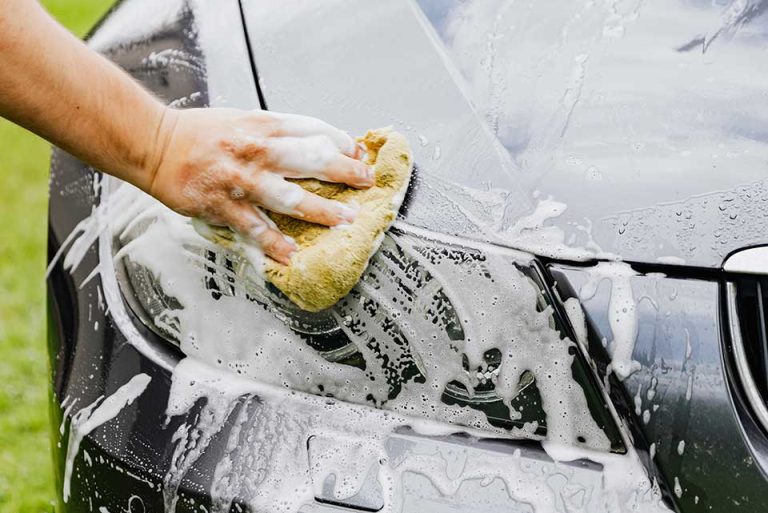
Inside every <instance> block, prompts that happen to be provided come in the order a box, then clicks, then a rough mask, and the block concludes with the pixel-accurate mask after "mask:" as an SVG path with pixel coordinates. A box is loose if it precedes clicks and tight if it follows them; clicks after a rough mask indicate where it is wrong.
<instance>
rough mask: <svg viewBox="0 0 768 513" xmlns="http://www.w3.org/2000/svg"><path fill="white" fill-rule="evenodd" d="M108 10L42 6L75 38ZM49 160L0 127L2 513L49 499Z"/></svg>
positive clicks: (45, 506) (81, 3) (27, 138)
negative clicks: (47, 337)
mask: <svg viewBox="0 0 768 513" xmlns="http://www.w3.org/2000/svg"><path fill="white" fill-rule="evenodd" d="M110 3H111V2H108V1H105V0H43V4H45V5H46V7H47V8H48V9H49V10H50V11H51V13H52V14H53V15H54V16H55V17H56V18H57V19H59V20H60V21H61V22H62V23H63V24H64V25H66V26H67V27H68V28H69V29H70V30H72V31H73V32H74V33H76V34H78V35H81V36H82V35H83V34H85V33H86V32H87V31H88V29H89V28H90V27H91V26H92V25H93V23H95V21H96V20H97V19H98V18H99V16H100V15H101V14H102V13H104V12H105V11H106V10H107V8H108V7H109V5H110ZM0 80H2V78H0ZM49 154H50V147H49V146H48V144H46V143H45V141H43V140H41V139H40V138H38V137H35V136H34V135H32V134H30V133H28V132H25V131H24V130H22V129H21V128H18V127H16V126H14V125H12V124H11V123H9V122H7V121H4V120H2V119H0V192H1V193H2V198H1V199H0V513H38V512H50V511H52V510H53V506H52V503H53V499H54V496H55V495H54V494H55V492H54V489H53V471H52V464H51V450H50V440H49V435H48V431H49V429H48V426H49V422H48V410H47V408H48V367H47V358H46V355H45V347H46V343H45V283H44V273H45V244H46V214H47V193H48V161H49Z"/></svg>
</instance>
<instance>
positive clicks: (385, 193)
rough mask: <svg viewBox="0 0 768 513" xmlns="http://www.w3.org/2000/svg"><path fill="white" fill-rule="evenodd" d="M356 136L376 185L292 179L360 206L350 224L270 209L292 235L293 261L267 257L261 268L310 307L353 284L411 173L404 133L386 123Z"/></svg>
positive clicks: (331, 300) (321, 305)
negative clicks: (328, 223)
mask: <svg viewBox="0 0 768 513" xmlns="http://www.w3.org/2000/svg"><path fill="white" fill-rule="evenodd" d="M358 141H359V142H361V143H362V144H363V145H365V147H366V149H367V151H368V164H370V165H372V166H373V169H374V171H375V173H376V185H375V186H374V187H371V188H369V189H361V190H357V189H352V188H349V187H347V186H345V185H340V184H332V183H327V182H321V181H318V180H312V179H309V180H296V182H297V183H299V184H300V185H301V186H302V187H304V188H305V189H306V190H308V191H310V192H313V193H315V194H318V195H320V196H323V197H325V198H330V199H334V200H338V201H342V202H345V203H352V202H356V203H357V204H358V205H359V206H360V212H359V213H358V215H357V218H356V219H355V221H354V223H352V224H350V225H344V226H338V227H334V228H328V227H325V226H321V225H317V224H312V223H308V222H306V221H302V220H299V219H294V218H291V217H288V216H285V215H281V214H275V213H269V216H270V217H271V218H272V219H273V220H274V221H275V223H276V224H277V226H278V227H279V228H280V230H281V231H282V232H283V233H285V234H286V235H289V236H291V237H293V238H294V239H295V240H296V243H297V244H298V246H299V250H298V251H297V252H296V253H295V254H294V255H293V258H292V260H291V265H283V264H280V263H278V262H275V261H274V260H272V259H266V260H265V263H264V273H265V277H266V279H267V280H268V281H270V282H272V283H273V284H274V285H275V286H276V287H277V288H278V289H280V290H281V291H282V292H283V293H284V294H285V295H286V296H288V297H289V298H290V299H291V301H293V302H294V303H296V304H297V305H298V306H299V307H301V308H302V309H304V310H307V311H310V312H317V311H320V310H324V309H326V308H329V307H331V306H333V305H334V304H336V303H337V302H338V301H339V300H340V299H341V298H343V297H344V296H346V295H347V293H349V291H350V290H352V287H354V286H355V284H357V282H358V281H359V280H360V278H361V277H362V275H363V272H364V271H365V268H366V266H367V265H368V260H369V259H370V257H371V256H372V255H373V254H374V253H375V252H376V250H377V249H378V247H379V245H380V244H381V241H382V239H383V237H384V232H385V231H386V230H387V229H388V228H389V227H390V225H391V224H392V222H393V221H394V220H395V217H396V216H397V211H398V209H399V208H400V205H401V204H402V202H403V198H404V197H405V192H406V189H407V188H408V182H409V180H410V177H411V170H412V159H411V151H410V148H409V146H408V141H407V140H406V138H405V137H404V136H403V135H402V134H399V133H397V132H394V131H392V130H389V129H378V130H372V131H369V132H368V133H367V134H366V135H365V136H364V137H360V138H358Z"/></svg>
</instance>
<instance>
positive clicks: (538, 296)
mask: <svg viewBox="0 0 768 513" xmlns="http://www.w3.org/2000/svg"><path fill="white" fill-rule="evenodd" d="M121 193H122V191H121ZM127 193H130V194H135V195H136V196H137V199H136V203H137V204H141V203H143V204H144V205H143V207H141V208H140V209H139V211H140V212H141V213H140V214H139V215H138V216H137V217H135V218H133V219H131V221H130V223H128V224H126V225H125V226H120V227H118V230H117V231H116V233H115V237H114V241H115V247H114V250H115V254H116V255H117V260H118V268H121V267H122V273H121V274H122V275H123V279H122V280H121V282H122V285H123V288H124V293H125V294H126V296H131V297H129V298H128V301H129V303H130V304H131V305H132V306H133V307H134V309H137V310H140V311H139V312H137V314H138V315H139V316H140V318H141V319H142V320H144V322H145V323H147V325H148V326H149V327H150V328H152V329H153V330H155V331H156V332H157V333H158V334H160V335H161V336H163V337H164V338H166V339H167V340H169V341H172V342H174V343H176V344H178V345H179V346H180V347H181V349H182V351H184V352H185V353H186V354H187V355H189V356H195V357H198V358H201V359H205V360H206V361H209V362H211V363H214V364H218V365H220V366H222V367H226V368H228V369H229V370H231V371H234V372H237V373H240V374H244V375H248V376H250V377H252V378H254V379H257V380H259V381H262V382H267V383H272V384H275V385H279V386H285V387H290V388H292V389H296V390H300V391H305V392H311V393H316V394H321V395H328V396H333V397H336V398H338V399H341V400H345V401H352V402H359V403H369V404H372V405H375V406H377V407H381V408H386V409H392V410H395V411H398V412H400V413H405V414H411V415H417V416H422V417H428V418H435V419H439V420H443V421H448V422H453V423H457V424H462V425H466V426H471V427H475V428H481V429H486V430H490V431H494V432H497V433H499V434H509V433H510V432H512V434H514V435H517V436H524V437H529V438H542V437H545V436H547V435H548V434H549V435H550V437H551V435H552V434H553V433H555V434H556V437H557V438H564V439H567V442H568V443H574V444H577V445H584V446H589V447H592V448H599V449H609V448H614V449H616V448H617V447H618V446H620V444H621V442H620V440H618V439H616V438H614V439H609V438H608V437H607V436H606V435H605V433H604V430H603V428H605V427H606V424H607V423H609V422H612V421H610V420H609V419H607V417H606V416H605V415H604V416H603V417H601V416H600V415H599V414H598V415H596V416H595V415H593V414H594V413H595V412H600V411H602V412H605V407H604V404H603V403H602V402H601V401H602V399H601V398H600V397H599V394H595V393H588V394H586V395H585V388H584V387H587V388H588V384H584V383H577V382H576V381H574V379H573V375H574V373H573V372H572V367H573V366H584V365H585V364H584V362H583V360H582V359H580V358H576V357H575V356H576V354H577V353H578V350H577V348H576V346H575V344H573V343H572V342H570V340H569V339H568V338H566V337H567V336H568V331H567V327H565V326H564V323H562V320H561V319H560V320H559V318H558V316H557V315H556V314H555V310H554V307H555V305H554V304H553V303H552V301H551V299H550V297H549V295H548V293H547V289H546V287H545V285H544V284H543V282H542V279H541V275H540V272H539V268H538V267H537V264H536V263H535V262H534V261H533V260H531V259H530V258H529V257H527V256H525V255H523V254H520V253H517V252H514V251H511V250H506V249H503V248H498V247H494V246H477V245H475V246H472V247H470V246H468V245H465V244H463V242H462V241H455V240H438V239H437V238H433V236H432V235H431V234H429V233H426V234H424V233H418V234H417V233H413V232H412V231H411V230H409V229H408V227H401V228H398V229H393V230H392V231H391V232H390V233H389V234H388V235H387V236H386V237H385V239H384V242H383V244H382V246H381V249H380V250H379V251H378V252H377V253H376V254H375V255H374V256H373V257H372V259H371V262H370V264H369V266H368V269H367V270H366V272H365V274H364V276H363V279H362V280H361V281H360V283H359V284H358V285H357V286H356V287H355V288H354V289H353V290H352V292H350V294H349V295H348V296H347V297H345V298H344V299H343V300H342V301H341V302H340V303H339V304H337V305H336V306H334V307H333V308H330V309H328V310H325V311H322V312H318V313H308V312H305V311H302V310H300V309H299V308H298V307H296V306H295V305H293V304H292V303H291V302H290V301H289V300H288V299H287V298H285V297H284V296H283V295H282V294H281V293H280V292H279V291H278V290H277V289H276V288H274V287H272V286H271V285H269V284H268V283H266V282H264V281H263V280H262V279H261V277H260V276H259V274H258V273H257V272H256V271H255V270H254V269H253V268H251V266H250V265H249V263H248V262H247V261H246V260H245V259H244V258H243V257H242V256H240V255H238V254H235V253H233V252H231V251H228V250H226V249H224V248H222V247H218V246H215V245H213V244H211V243H210V242H208V241H207V240H205V239H203V238H202V237H200V236H199V235H197V234H196V233H195V232H194V229H193V228H192V226H191V224H190V223H189V222H188V221H187V220H186V219H184V218H182V217H181V216H178V215H177V214H175V213H173V212H170V211H169V210H167V209H165V208H164V207H162V206H161V205H159V204H157V203H156V202H155V201H154V200H152V199H151V198H149V197H147V196H146V195H144V194H143V193H141V192H139V191H135V190H128V191H127ZM582 371H583V369H582ZM582 374H583V372H582ZM596 418H597V420H595V419H596Z"/></svg>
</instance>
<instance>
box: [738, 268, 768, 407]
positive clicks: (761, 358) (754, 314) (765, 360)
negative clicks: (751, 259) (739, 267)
mask: <svg viewBox="0 0 768 513" xmlns="http://www.w3.org/2000/svg"><path fill="white" fill-rule="evenodd" d="M731 293H732V295H733V298H734V300H735V305H734V307H735V308H734V312H733V313H734V314H735V319H732V321H731V322H733V323H735V326H733V327H734V328H735V327H738V331H739V334H740V339H741V340H740V342H741V346H742V348H741V349H743V352H744V356H745V360H746V361H745V363H746V365H747V368H748V371H749V373H750V374H751V377H752V380H753V382H754V386H755V388H756V389H757V392H758V393H759V394H760V397H761V398H762V400H763V402H766V403H768V276H748V277H739V278H736V279H734V280H733V282H732V288H731ZM734 342H738V341H734Z"/></svg>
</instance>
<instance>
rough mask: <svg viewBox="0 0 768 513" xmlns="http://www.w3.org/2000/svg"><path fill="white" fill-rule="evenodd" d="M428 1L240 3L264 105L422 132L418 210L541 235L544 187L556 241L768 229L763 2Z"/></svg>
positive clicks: (607, 245) (457, 222)
mask: <svg viewBox="0 0 768 513" xmlns="http://www.w3.org/2000/svg"><path fill="white" fill-rule="evenodd" d="M418 4H419V5H420V6H421V7H423V8H424V12H425V13H426V16H424V15H422V13H421V11H419V10H418V9H417V8H415V7H414V4H413V3H412V2H408V1H405V0H398V1H394V2H386V3H378V4H375V5H366V8H365V9H360V8H359V6H358V5H357V4H356V3H355V2H354V1H341V0H337V1H333V2H323V3H322V4H321V5H318V4H317V3H315V2H309V1H300V0H299V1H292V2H290V8H286V9H284V11H283V9H282V8H279V7H276V6H275V5H274V4H272V3H271V2H257V1H254V2H251V1H246V2H244V3H243V5H244V11H245V15H246V16H245V18H246V22H247V24H248V26H249V32H250V34H251V40H252V46H253V50H254V60H255V62H256V65H257V68H258V69H260V70H262V72H261V73H260V81H261V85H262V89H263V91H264V96H265V99H266V101H267V104H268V105H269V107H270V108H274V109H276V110H287V111H296V112H305V111H306V112H310V113H314V114H316V115H319V116H321V117H324V118H328V119H330V120H331V121H332V122H335V123H337V124H339V125H340V126H343V127H346V128H348V129H349V130H352V131H353V132H359V131H362V130H365V129H367V128H370V125H371V124H373V125H389V124H392V125H394V126H395V127H396V128H397V129H398V130H401V131H404V132H405V133H406V134H409V135H410V136H411V138H412V139H413V140H414V141H421V144H420V145H414V146H415V148H414V150H415V156H416V162H417V164H418V166H419V170H420V171H421V172H422V175H423V177H424V180H423V184H424V187H422V188H421V189H420V190H419V191H418V192H419V194H417V195H416V197H415V198H414V201H413V202H412V204H411V210H410V211H409V213H408V217H407V219H408V220H409V221H410V222H413V223H414V224H417V225H419V226H423V227H427V228H430V229H433V230H442V231H449V232H451V233H460V234H462V235H465V236H471V237H487V238H489V239H494V238H495V239H498V240H500V241H503V243H507V244H510V245H512V246H513V247H517V248H519V249H526V250H531V251H533V252H534V253H540V254H542V253H543V254H548V253H550V252H552V251H553V249H552V247H551V246H552V244H553V240H552V239H551V238H548V239H547V243H546V244H541V243H538V241H531V240H530V239H531V237H530V235H531V234H527V235H529V236H528V237H523V236H521V235H526V234H525V233H523V234H521V233H519V230H516V229H515V226H516V224H518V228H520V226H519V223H521V222H522V221H523V220H525V222H526V223H527V222H529V221H530V219H526V216H527V215H529V214H531V213H536V212H539V215H542V214H546V212H540V211H539V210H537V209H536V208H535V207H536V206H537V205H538V204H540V203H541V202H542V201H546V200H547V199H548V198H549V197H550V196H551V197H552V199H553V200H554V201H557V202H559V203H562V206H561V208H560V210H558V211H557V212H554V213H549V214H547V215H546V217H545V220H546V226H548V227H550V228H549V232H552V231H556V232H558V237H557V240H556V241H555V242H559V243H560V244H561V245H564V246H568V247H570V248H571V250H570V251H565V250H561V251H559V252H558V253H557V256H559V257H561V258H590V257H600V256H601V255H603V254H613V255H618V256H620V257H621V258H622V259H624V260H627V261H636V262H646V263H653V262H662V263H665V262H666V263H669V262H675V263H685V264H687V265H691V266H702V267H718V266H720V265H721V264H722V261H723V259H724V258H725V257H726V256H727V255H728V254H729V253H731V252H732V251H734V250H737V249H739V248H741V247H746V246H751V245H755V244H761V243H765V242H766V232H765V230H764V228H763V227H764V226H765V224H766V215H767V214H766V212H768V208H766V205H768V183H767V182H766V178H765V176H766V171H768V144H767V143H768V140H767V139H766V129H765V122H764V121H765V119H766V117H768V116H767V114H768V101H767V98H766V96H765V90H766V86H768V75H766V73H765V72H764V71H762V69H761V68H760V67H759V66H756V65H755V64H756V63H757V62H760V60H761V59H762V55H763V54H764V52H765V49H766V47H768V15H766V9H765V6H766V4H765V2H762V1H727V2H714V3H711V2H698V1H697V2H689V1H674V2H667V1H664V0H658V1H650V2H639V1H631V2H621V3H615V2H607V3H603V4H595V3H594V2H565V1H564V2H560V3H557V4H553V3H551V2H548V3H542V4H530V3H521V2H507V1H504V0H497V1H490V2H484V1H475V2H458V1H445V2H443V1H431V0H423V1H420V2H418ZM278 11H283V13H282V14H281V13H280V12H278ZM288 13H290V14H288ZM307 41H309V42H310V44H307ZM379 43H386V44H379ZM318 47H319V48H320V49H321V50H320V51H318ZM286 61H289V62H292V63H294V65H295V67H294V66H284V65H283V63H284V62H286ZM296 68H299V69H301V73H300V74H299V75H297V74H296ZM299 77H301V78H299ZM473 115H474V116H475V117H477V118H478V119H481V120H482V123H483V125H485V126H488V127H490V135H491V136H492V139H494V140H492V141H489V140H487V136H488V135H489V134H488V133H485V132H483V133H482V137H481V132H480V131H479V129H477V128H476V127H475V126H474V124H473V123H472V122H470V121H469V120H470V119H471V118H472V116H473ZM497 141H500V142H501V143H503V146H504V149H505V151H506V152H507V153H508V158H501V157H498V158H497V157H496V156H495V155H494V158H493V159H490V158H489V157H490V156H491V155H492V153H491V152H490V148H494V152H495V144H498V143H497ZM446 218H447V219H450V222H445V219H446ZM467 218H469V219H467ZM538 228H541V226H539V227H538ZM576 250H579V251H576Z"/></svg>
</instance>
